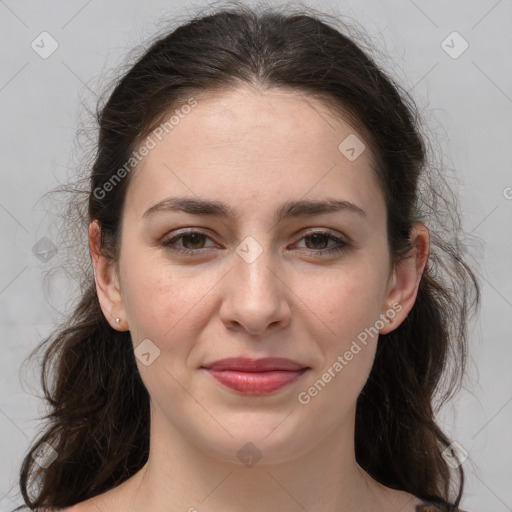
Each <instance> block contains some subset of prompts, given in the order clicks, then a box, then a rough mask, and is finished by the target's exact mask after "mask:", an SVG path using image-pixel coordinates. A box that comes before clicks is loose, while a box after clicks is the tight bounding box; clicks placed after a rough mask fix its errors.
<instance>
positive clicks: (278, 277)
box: [220, 250, 292, 336]
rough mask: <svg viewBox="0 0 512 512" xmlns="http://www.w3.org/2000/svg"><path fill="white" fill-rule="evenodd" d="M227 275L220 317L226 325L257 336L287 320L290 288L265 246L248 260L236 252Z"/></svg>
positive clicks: (288, 317) (288, 319) (289, 313)
mask: <svg viewBox="0 0 512 512" xmlns="http://www.w3.org/2000/svg"><path fill="white" fill-rule="evenodd" d="M226 277H227V279H226V280H225V282H224V297H223V302H222V306H221V308H220V318H221V320H222V322H223V323H224V325H225V326H226V328H227V329H230V330H235V331H240V332H247V333H248V334H251V335H252V336H260V335H263V334H264V333H265V331H267V330H268V329H272V330H278V329H283V328H285V327H286V326H287V325H288V324H289V323H290V319H291V310H290V307H289V299H290V294H291V293H292V292H291V290H290V288H289V285H288V286H287V284H286V279H285V278H284V275H283V272H282V271H281V272H280V271H279V265H276V264H275V261H273V260H272V258H271V256H270V254H269V251H268V250H264V251H263V253H262V254H260V255H259V257H258V258H256V260H255V261H252V262H250V263H249V262H247V261H245V260H244V259H243V258H242V257H239V256H238V255H235V258H234V267H233V268H232V270H231V272H229V274H228V275H227V276H226Z"/></svg>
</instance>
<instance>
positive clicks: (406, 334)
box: [16, 5, 479, 510]
mask: <svg viewBox="0 0 512 512" xmlns="http://www.w3.org/2000/svg"><path fill="white" fill-rule="evenodd" d="M312 13H313V9H305V8H304V6H302V7H301V10H298V9H297V8H296V9H295V11H294V12H285V8H283V7H281V8H280V9H278V8H271V9H270V8H266V9H265V8H259V7H247V6H243V5H238V6H237V5H228V6H224V7H223V8H221V9H219V10H217V11H215V12H212V13H208V14H206V15H204V14H203V15H201V16H196V17H195V18H193V19H191V20H188V21H187V22H186V23H182V24H181V25H180V26H179V27H178V28H176V29H174V30H172V31H171V32H169V31H167V33H165V34H164V35H161V36H159V37H158V38H157V39H156V41H153V42H152V43H151V45H150V47H149V48H148V49H145V50H144V54H143V55H142V56H141V57H138V60H137V62H136V63H135V64H134V65H133V66H131V67H130V69H129V70H128V72H126V73H124V75H123V76H122V77H121V78H119V79H118V81H117V82H116V84H115V87H114V90H113V92H111V93H110V94H109V96H108V99H107V101H103V100H100V102H99V103H98V106H97V122H98V125H99V137H98V140H97V147H96V152H95V157H94V163H93V166H92V170H91V171H90V172H89V174H88V177H87V178H88V186H87V189H86V190H85V191H84V189H81V190H78V189H77V190H75V191H74V194H73V197H72V200H71V202H70V203H69V204H70V210H69V211H72V210H73V211H75V213H76V212H80V211H82V213H83V214H84V215H82V219H81V221H82V224H81V226H80V227H79V228H78V229H82V231H86V230H87V227H88V224H89V222H91V221H92V220H97V221H98V222H99V225H100V227H101V241H102V250H103V252H104V254H105V255H107V256H108V257H110V258H112V259H113V260H116V259H117V257H118V249H119V247H118V245H119V227H120V220H121V218H122V212H123V202H124V199H125V196H126V190H127V187H128V185H129V183H130V176H131V175H130V173H128V174H127V175H126V176H125V177H124V178H123V179H121V180H119V182H116V184H115V186H113V187H111V190H109V192H108V193H106V194H103V193H98V192H97V191H98V190H104V185H105V183H107V182H109V180H111V179H112V177H113V176H114V174H115V173H116V172H117V171H118V170H119V169H120V168H122V167H123V166H124V164H125V163H126V162H128V161H129V159H130V157H131V155H132V153H133V152H134V151H135V150H136V148H137V147H138V145H139V144H140V143H141V141H142V140H143V139H144V137H146V136H147V135H148V134H149V133H151V131H152V130H153V129H154V128H155V126H157V125H158V123H159V122H160V121H161V120H162V119H163V118H164V116H165V115H166V114H168V113H169V111H170V109H171V108H174V107H176V106H178V105H180V103H182V102H185V101H186V100H187V98H190V97H191V96H193V97H195V98H200V97H201V93H208V92H211V91H223V90H227V89H229V88H233V87H238V86H241V85H246V86H254V87H258V88H260V89H263V90H265V89H267V88H276V87H278V88H281V89H284V90H290V91H292V90H293V91H296V92H299V93H301V94H303V95H304V97H305V98H308V97H315V98H318V99H321V100H322V101H323V102H324V103H325V104H327V105H328V106H329V107H330V108H331V109H332V111H334V112H337V113H339V115H341V116H343V117H344V118H345V119H347V120H348V121H349V122H350V123H351V124H352V125H353V126H354V127H355V129H356V130H358V131H359V132H360V133H361V135H363V136H364V138H365V142H367V143H368V145H369V147H370V149H371V154H372V156H373V158H374V168H375V173H376V176H377V177H378V180H379V183H380V185H381V187H382V191H383V194H384V197H385V200H386V205H387V230H388V240H389V250H390V254H391V256H392V260H393V262H394V263H396V262H398V261H400V260H401V259H402V258H404V257H407V254H408V251H409V249H410V248H411V243H410V234H411V228H412V226H413V223H414V222H416V221H422V222H424V223H425V224H426V225H427V227H428V228H429V230H430V236H431V242H430V256H429V261H428V263H427V267H426V269H425V271H424V274H423V276H422V278H421V282H420V284H419V291H418V295H417V299H416V302H415V304H414V306H413V308H412V310H411V312H410V313H409V315H408V317H407V318H406V320H405V321H404V322H403V323H402V324H401V325H400V326H399V327H398V328H396V329H395V330H393V331H392V332H390V333H389V334H385V335H381V337H380V339H379V343H378V347H377V353H376V357H375V361H374V365H373V368H372V370H371V374H370V376H369V379H368V381H367V383H366V385H365V387H364V389H363V391H362V393H361V394H360V396H359V398H358V402H357V414H356V425H355V448H356V458H357V462H358V464H359V465H360V466H361V467H362V468H363V469H364V470H365V471H367V472H368V473H369V474H370V475H371V476H372V477H373V478H374V479H376V480H377V481H379V482H381V483H382V484H384V485H386V486H388V487H391V488H394V489H400V490H403V491H405V492H408V493H411V494H413V495H415V496H417V497H419V498H422V499H424V500H432V501H438V502H440V503H443V504H445V505H447V506H448V507H449V509H450V510H451V509H452V507H455V508H456V507H458V505H459V502H460V499H461V496H462V490H463V483H464V473H463V470H462V466H460V467H459V468H458V471H457V472H456V474H452V471H451V470H450V467H449V466H448V465H447V462H446V461H445V460H444V458H443V456H442V451H443V450H444V449H445V448H446V447H448V446H449V445H450V442H451V441H450V439H448V437H447V436H446V435H445V434H444V433H443V431H442V430H441V428H440V427H439V425H438V424H437V422H436V419H435V415H436V412H437V411H438V407H440V404H442V403H444V402H445V401H446V400H448V399H449V398H451V397H452V396H453V393H454V392H455V389H456V388H457V385H459V387H460V382H462V380H461V378H462V375H463V374H464V369H465V361H466V347H467V341H466V337H467V330H468V326H467V323H468V314H469V312H470V310H471V308H473V307H474V306H475V307H476V306H478V303H479V284H478V282H477V280H476V278H475V274H474V272H473V271H472V270H471V268H470V267H469V266H468V264H467V263H466V262H465V260H464V259H463V258H462V251H461V248H460V247H459V245H458V243H457V240H458V238H457V237H458V236H459V235H458V230H460V217H459V215H458V213H457V212H458V206H457V201H456V198H455V196H454V194H453V193H452V192H451V191H450V189H449V187H447V183H446V180H445V178H444V177H443V176H442V174H441V173H439V171H436V167H435V166H433V165H430V164H429V161H428V158H427V156H428V155H427V153H428V151H427V149H428V147H427V144H426V142H425V141H426V140H427V139H426V138H425V136H424V135H422V134H421V123H420V118H419V115H418V111H417V107H416V106H415V103H414V101H413V99H412V98H411V97H410V95H409V94H408V93H407V92H406V91H405V90H404V89H403V88H402V87H401V86H400V85H398V84H397V83H396V82H395V81H394V80H393V79H392V78H391V77H390V76H388V75H387V74H386V72H385V71H383V69H380V66H377V65H376V63H375V61H374V59H373V58H372V57H370V55H369V53H368V52H366V51H365V50H363V43H362V42H361V43H360V44H356V43H355V42H354V38H353V37H349V36H348V35H347V34H349V33H350V29H349V26H348V25H347V26H345V25H343V24H342V23H341V21H339V20H333V19H330V18H331V17H328V16H327V15H322V14H321V13H316V12H315V14H312ZM328 18H329V19H328ZM351 30H352V31H353V30H354V29H353V28H352V29H351ZM361 41H362V39H361ZM340 142H341V141H340ZM68 190H72V189H68ZM95 191H96V193H95ZM80 194H81V195H84V194H85V195H84V197H83V199H82V198H81V197H80ZM80 205H82V206H85V209H83V210H80ZM82 279H83V280H82V282H81V284H82V288H81V292H82V293H81V296H80V298H79V301H78V303H77V306H76V308H75V309H74V311H73V312H72V314H70V315H69V318H67V319H66V322H65V323H63V324H62V325H61V326H60V327H59V328H58V329H57V330H56V331H55V332H54V333H53V334H52V335H50V336H49V337H48V338H46V339H45V340H44V341H43V342H42V343H41V344H40V345H39V346H38V347H37V348H36V351H39V350H40V349H41V348H42V347H43V346H45V347H46V350H45V353H44V358H43V362H42V374H41V380H42V387H43V390H44V395H45V399H46V400H47V402H48V405H49V407H50V412H49V414H47V415H46V416H44V419H45V420H46V422H45V424H44V428H43V431H42V433H41V435H39V436H38V437H37V439H36V440H35V441H34V443H33V445H32V446H31V447H30V450H29V452H28V453H27V455H26V457H25V459H24V461H23V464H22V467H21V470H20V488H21V492H22V495H23V499H24V501H25V502H26V504H27V505H28V506H30V507H31V508H38V507H41V508H45V507H66V506H71V505H74V504H76V503H78V502H81V501H84V500H86V499H88V498H91V497H94V496H96V495H99V494H101V493H103V492H105V491H107V490H109V489H111V488H113V487H115V486H117V485H119V484H121V483H122V482H123V481H125V480H126V479H128V478H129V477H130V476H132V475H133V474H134V473H136V472H137V471H138V470H139V469H140V468H141V467H142V466H143V465H144V464H145V462H146V460H147V458H148V454H149V420H150V414H149V412H150V410H149V396H148V392H147V390H146V388H145V386H144V384H143V382H142V380H141V378H140V375H139V373H138V370H137V365H136V362H135V358H134V353H133V347H132V343H131V340H130V333H129V332H118V331H116V330H114V329H112V328H111V327H110V325H109V323H108V322H107V320H106V319H105V317H104V315H103V313H102V310H101V308H100V305H99V302H98V297H97V294H96V288H95V282H94V276H93V272H92V267H91V265H90V261H89V265H88V267H87V271H86V273H85V274H84V276H83V278H82ZM31 357H32V356H31ZM436 407H437V408H436ZM43 442H46V443H48V444H49V445H51V446H52V447H53V449H54V450H55V451H56V452H57V455H58V456H57V458H56V460H54V461H53V462H52V463H51V464H50V466H49V467H47V468H46V469H42V468H41V467H40V466H39V465H38V464H36V463H35V461H34V460H33V457H32V452H33V451H34V450H35V449H36V448H37V447H38V446H39V445H40V444H41V443H43ZM31 488H34V489H35V492H33V493H32V495H31V493H30V492H29V491H30V489H31ZM19 508H22V507H19ZM19 508H18V509H16V510H19Z"/></svg>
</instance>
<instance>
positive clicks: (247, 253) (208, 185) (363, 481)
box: [20, 6, 478, 512]
mask: <svg viewBox="0 0 512 512" xmlns="http://www.w3.org/2000/svg"><path fill="white" fill-rule="evenodd" d="M322 18H323V17H322V15H320V14H318V13H316V14H312V11H311V12H310V13H309V14H305V13H304V12H303V11H301V12H297V13H293V12H292V13H290V12H286V11H285V10H283V9H281V10H278V9H275V10H272V11H270V10H268V11H264V10H262V9H258V8H249V7H243V6H239V7H233V6H231V7H229V8H225V9H223V10H221V11H218V12H215V13H213V14H208V15H205V16H202V17H198V18H196V19H193V20H191V21H190V22H188V23H185V24H183V25H182V26H180V27H179V28H177V29H176V30H174V31H172V32H170V33H168V34H165V35H164V36H162V37H160V38H159V39H158V40H157V41H155V42H154V43H153V44H152V45H151V47H150V48H149V49H148V50H147V51H146V53H145V54H144V55H143V56H142V57H140V59H139V60H138V61H137V62H136V63H135V65H133V66H132V67H131V69H130V70H129V71H128V72H127V73H126V74H125V75H124V76H123V77H122V78H121V79H120V80H119V81H118V83H117V85H116V86H115V89H114V90H113V92H112V93H111V94H110V96H109V98H108V100H107V101H106V103H105V104H104V105H101V106H100V110H99V117H98V120H99V139H98V146H97V153H96V158H95V161H94V165H93V167H92V169H91V172H90V188H89V189H88V195H87V208H88V217H87V222H86V225H84V227H83V229H88V236H89V250H90V256H91V263H92V264H91V268H90V272H89V273H88V275H87V276H85V281H84V288H83V296H81V297H80V300H79V302H78V304H77V307H76V309H75V311H74V313H73V315H71V317H70V318H69V320H68V323H67V324H66V325H65V326H62V327H61V328H60V329H59V330H58V331H56V332H55V333H54V335H53V336H51V337H50V338H48V340H46V341H45V343H46V344H48V343H49V346H48V347H47V351H46V353H45V360H44V365H43V383H44V391H45V394H46V397H47V399H48V401H49V404H50V406H51V408H52V411H51V414H49V415H48V416H47V417H46V418H47V419H48V424H47V428H46V430H45V431H44V433H43V435H41V436H40V437H39V438H38V439H37V440H35V442H34V444H33V446H32V448H31V450H30V453H28V454H27V456H26V458H25V460H24V462H23V466H22V468H21V478H20V486H21V490H22V494H23V497H24V500H25V502H26V504H27V505H28V506H29V507H30V508H32V509H37V510H59V509H64V510H66V511H68V512H93V511H94V512H97V511H101V512H120V511H123V512H131V511H133V512H149V511H151V512H160V511H170V510H172V511H189V512H192V511H200V512H211V511H220V510H222V511H223V512H234V511H244V512H260V511H262V510H267V511H277V510H279V511H298V510H304V511H308V512H325V511H341V510H343V511H344V512H363V511H366V512H367V511H370V510H371V511H379V512H398V511H401V512H413V511H427V510H428V511H433V510H436V511H437V510H450V511H452V510H457V509H458V506H459V503H460V500H461V497H462V490H463V481H464V479H463V470H462V465H460V464H459V465H457V464H454V463H453V462H454V460H457V457H456V453H455V451H454V450H453V445H452V444H451V442H452V441H451V440H450V439H448V438H447V436H446V435H445V434H444V433H443V432H442V430H441V429H440V427H439V426H438V424H437V423H436V419H435V410H436V409H435V405H437V403H434V398H435V393H437V392H438V391H439V390H440V389H441V388H439V385H440V382H441V379H446V378H447V377H448V378H449V377H453V379H452V380H453V382H455V381H456V379H455V378H456V377H457V376H460V375H459V374H460V373H461V370H462V369H463V368H464V356H465V350H466V330H467V329H466V328H467V315H468V313H469V311H470V309H471V307H472V306H473V305H475V304H478V284H477V282H476V280H475V276H474V273H473V272H472V271H471V269H470V268H469V267H468V266H467V264H466V263H465V262H464V261H463V259H462V258H461V255H460V254H459V252H458V251H457V249H456V244H455V243H453V244H452V243H450V240H451V241H452V242H453V239H447V238H446V231H442V230H439V229H438V228H439V221H440V219H441V220H442V215H443V212H444V213H449V214H450V215H446V218H447V219H452V221H453V219H456V212H457V205H456V203H450V201H449V200H448V199H446V201H445V202H443V195H442V193H443V191H444V190H445V186H446V184H445V183H444V182H443V178H442V176H437V177H436V175H435V167H432V166H431V165H429V162H428V158H427V155H426V143H425V139H424V138H423V137H422V136H421V135H420V125H419V120H418V115H417V112H416V110H415V107H414V103H413V101H412V100H411V98H410V97H408V95H407V94H406V93H405V92H404V91H403V90H402V89H401V88H400V86H398V85H397V84H395V83H394V81H393V80H392V79H391V78H389V77H388V76H386V74H385V73H384V72H383V71H382V70H380V69H379V68H378V67H377V66H376V64H375V63H374V61H373V60H372V58H371V57H370V56H368V55H367V54H366V53H365V52H364V51H363V50H362V49H361V48H360V47H359V46H358V45H357V44H356V43H355V42H354V40H352V39H351V38H349V37H347V35H345V34H344V31H343V29H342V28H339V27H338V26H336V23H334V22H332V23H329V22H328V21H326V18H324V19H322ZM433 178H435V179H433ZM78 193H79V192H77V194H78ZM433 198H435V199H436V200H437V202H433ZM77 200H79V199H77V198H75V199H74V201H75V202H74V203H73V207H76V201H77ZM443 207H444V209H443ZM444 220H446V219H444ZM446 227H448V228H449V227H450V226H445V228H446ZM452 227H453V228H454V229H456V228H457V226H452ZM472 295H473V300H471V299H472ZM450 355H453V356H454V360H453V361H452V363H453V364H451V365H450V366H449V365H448V363H449V362H450V359H449V356H450ZM50 368H51V370H52V373H51V374H50ZM450 372H454V373H450ZM50 382H51V385H50ZM444 391H445V395H443V396H448V394H449V393H450V392H451V391H453V388H450V389H448V390H444ZM457 466H458V467H457ZM453 468H457V469H456V470H455V469H453ZM34 485H35V487H36V489H37V493H36V494H35V495H34V493H33V492H31V493H29V488H32V489H33V488H34Z"/></svg>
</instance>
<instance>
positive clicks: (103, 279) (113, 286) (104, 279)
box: [89, 220, 126, 331]
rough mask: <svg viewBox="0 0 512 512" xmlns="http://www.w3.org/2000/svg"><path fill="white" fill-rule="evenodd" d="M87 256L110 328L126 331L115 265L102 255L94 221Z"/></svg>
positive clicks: (98, 228)
mask: <svg viewBox="0 0 512 512" xmlns="http://www.w3.org/2000/svg"><path fill="white" fill-rule="evenodd" d="M89 254H90V256H91V260H92V266H93V270H94V279H95V282H96V293H97V294H98V300H99V303H100V306H101V309H102V311H103V314H104V315H105V318H106V319H107V321H108V323H109V324H110V325H111V326H112V328H114V329H116V330H118V331H119V330H120V331H123V330H126V328H125V326H123V324H124V323H125V322H123V320H122V319H123V318H126V315H125V310H124V304H123V297H122V293H121V289H120V286H119V279H118V275H117V270H116V265H115V262H114V261H113V259H112V258H109V257H108V256H106V255H105V254H104V251H103V250H102V247H101V228H100V226H99V224H98V221H96V220H94V221H93V222H91V224H90V225H89Z"/></svg>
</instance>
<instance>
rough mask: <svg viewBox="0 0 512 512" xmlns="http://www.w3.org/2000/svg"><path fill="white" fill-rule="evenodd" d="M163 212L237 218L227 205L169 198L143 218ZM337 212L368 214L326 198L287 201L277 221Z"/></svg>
mask: <svg viewBox="0 0 512 512" xmlns="http://www.w3.org/2000/svg"><path fill="white" fill-rule="evenodd" d="M161 211H182V212H185V213H190V214H193V215H208V216H215V217H221V218H225V219H229V220H233V219H235V218H236V212H235V210H233V209H232V208H231V207H230V206H229V205H227V204H226V203H222V202H220V201H208V200H206V199H199V198H196V197H168V198H166V199H164V200H162V201H160V202H158V203H156V204H154V205H153V206H151V207H150V208H148V209H147V210H146V211H145V212H144V214H143V215H142V217H144V218H145V217H149V216H150V215H153V214H155V213H156V212H161ZM335 212H351V213H356V214H357V215H360V216H362V217H364V218H366V212H365V211H364V210H363V209H362V208H360V207H359V206H357V205H355V204H354V203H351V202H349V201H344V200H341V199H332V198H325V199H321V200H299V201H286V202H285V203H283V204H282V205H281V206H280V207H279V208H278V209H277V211H276V213H275V219H276V222H281V221H282V220H284V219H288V218H291V217H299V216H304V215H321V214H324V213H335Z"/></svg>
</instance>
